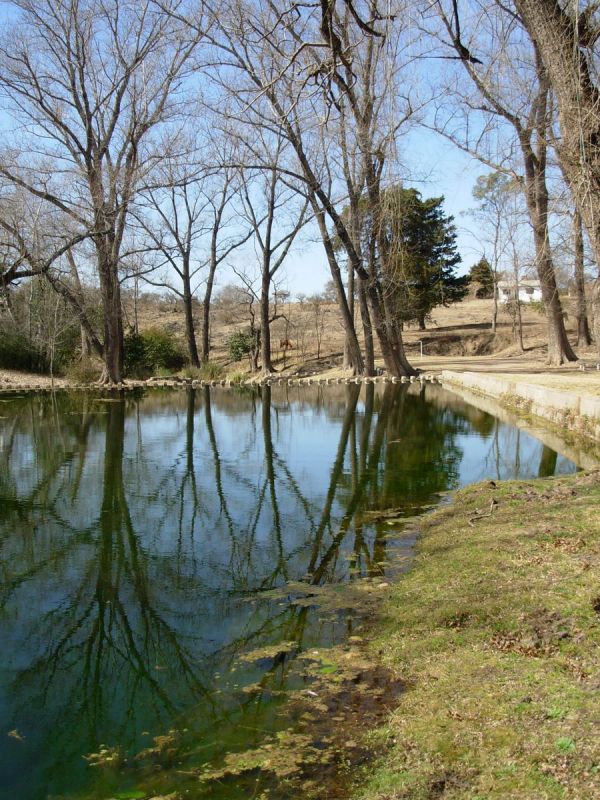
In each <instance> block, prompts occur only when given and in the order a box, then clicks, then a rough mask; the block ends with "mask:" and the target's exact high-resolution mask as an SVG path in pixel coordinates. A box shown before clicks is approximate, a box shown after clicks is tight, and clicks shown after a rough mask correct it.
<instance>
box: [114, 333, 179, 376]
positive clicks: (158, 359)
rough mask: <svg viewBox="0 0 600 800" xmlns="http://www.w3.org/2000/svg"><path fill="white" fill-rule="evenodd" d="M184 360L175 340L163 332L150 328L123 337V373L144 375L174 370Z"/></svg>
mask: <svg viewBox="0 0 600 800" xmlns="http://www.w3.org/2000/svg"><path fill="white" fill-rule="evenodd" d="M184 363H185V358H184V356H183V353H182V352H181V350H180V348H179V345H178V344H177V342H176V340H175V339H174V338H173V337H172V336H170V335H169V334H168V333H166V332H165V331H161V330H158V329H157V328H151V329H149V330H147V331H144V332H143V333H129V334H127V336H126V337H125V372H126V374H128V375H144V374H147V373H149V372H155V371H156V370H165V369H166V370H176V369H180V368H181V367H182V366H183V364H184Z"/></svg>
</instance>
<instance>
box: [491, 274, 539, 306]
mask: <svg viewBox="0 0 600 800" xmlns="http://www.w3.org/2000/svg"><path fill="white" fill-rule="evenodd" d="M497 285H498V300H499V301H500V302H501V303H508V302H509V300H514V299H515V296H516V294H517V291H516V289H517V285H518V289H519V300H520V302H521V303H533V302H540V303H541V301H542V287H541V286H540V282H539V281H536V280H532V279H530V278H523V279H522V280H520V281H519V283H518V284H515V281H514V280H507V281H506V280H504V281H498V284H497Z"/></svg>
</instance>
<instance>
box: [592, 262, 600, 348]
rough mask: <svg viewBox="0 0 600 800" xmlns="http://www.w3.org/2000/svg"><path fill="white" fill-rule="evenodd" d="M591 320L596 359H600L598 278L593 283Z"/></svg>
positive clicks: (599, 283)
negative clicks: (596, 353)
mask: <svg viewBox="0 0 600 800" xmlns="http://www.w3.org/2000/svg"><path fill="white" fill-rule="evenodd" d="M591 306H592V318H593V320H594V339H595V340H596V349H597V350H598V358H600V276H598V278H596V280H595V281H594V286H593V288H592V297H591Z"/></svg>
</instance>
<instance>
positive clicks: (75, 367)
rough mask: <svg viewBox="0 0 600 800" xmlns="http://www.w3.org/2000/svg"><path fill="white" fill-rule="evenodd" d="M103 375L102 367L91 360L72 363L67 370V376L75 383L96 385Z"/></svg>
mask: <svg viewBox="0 0 600 800" xmlns="http://www.w3.org/2000/svg"><path fill="white" fill-rule="evenodd" d="M101 373H102V365H101V364H100V363H99V362H97V361H92V360H91V359H89V358H86V359H81V360H77V361H72V362H71V363H70V364H69V365H68V366H67V368H66V370H65V376H66V377H67V378H68V379H69V380H70V381H73V383H94V382H95V381H97V380H98V379H99V377H100V375H101Z"/></svg>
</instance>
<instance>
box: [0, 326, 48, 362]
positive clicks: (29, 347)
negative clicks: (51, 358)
mask: <svg viewBox="0 0 600 800" xmlns="http://www.w3.org/2000/svg"><path fill="white" fill-rule="evenodd" d="M0 367H4V368H5V369H19V370H22V371H24V372H46V371H47V369H48V364H47V362H46V358H45V355H44V353H42V352H40V351H39V350H38V349H37V348H36V347H34V345H33V343H32V342H30V341H29V339H27V338H26V337H25V336H24V335H23V334H21V333H14V332H12V331H8V330H6V328H4V329H3V330H0Z"/></svg>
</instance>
